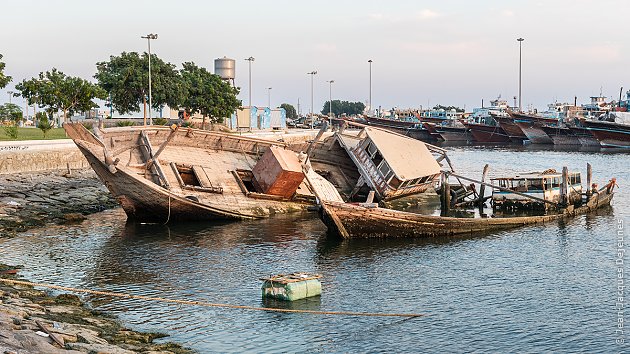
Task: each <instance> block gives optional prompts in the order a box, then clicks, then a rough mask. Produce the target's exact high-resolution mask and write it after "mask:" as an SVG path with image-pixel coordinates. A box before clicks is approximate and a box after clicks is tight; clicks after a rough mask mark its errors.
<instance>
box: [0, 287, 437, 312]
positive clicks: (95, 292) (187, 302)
mask: <svg viewBox="0 0 630 354" xmlns="http://www.w3.org/2000/svg"><path fill="white" fill-rule="evenodd" d="M0 282H4V283H11V284H18V285H27V286H38V287H42V288H49V289H55V290H63V291H70V292H75V293H86V294H93V295H103V296H112V297H120V298H127V299H138V300H147V301H160V302H169V303H175V304H183V305H195V306H206V307H222V308H230V309H241V310H252V311H267V312H288V313H304V314H311V315H340V316H365V317H421V316H425V315H424V314H420V313H370V312H349V311H316V310H295V309H278V308H272V307H254V306H245V305H230V304H218V303H212V302H204V301H191V300H177V299H165V298H161V297H152V296H143V295H132V294H123V293H114V292H110V291H98V290H90V289H78V288H71V287H67V286H60V285H52V284H43V283H33V282H29V281H24V280H14V279H2V278H0Z"/></svg>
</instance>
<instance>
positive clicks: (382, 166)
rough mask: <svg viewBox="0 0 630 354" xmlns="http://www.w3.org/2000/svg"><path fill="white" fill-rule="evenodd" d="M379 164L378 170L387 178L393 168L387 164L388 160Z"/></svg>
mask: <svg viewBox="0 0 630 354" xmlns="http://www.w3.org/2000/svg"><path fill="white" fill-rule="evenodd" d="M377 166H378V170H379V172H380V173H381V175H382V176H383V177H385V178H387V177H386V176H387V174H389V173H390V172H391V169H390V168H389V165H388V164H387V162H386V161H383V162H381V164H380V165H377Z"/></svg>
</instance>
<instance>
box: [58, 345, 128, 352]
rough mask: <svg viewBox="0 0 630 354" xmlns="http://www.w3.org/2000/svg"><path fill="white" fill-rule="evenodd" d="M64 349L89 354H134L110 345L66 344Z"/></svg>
mask: <svg viewBox="0 0 630 354" xmlns="http://www.w3.org/2000/svg"><path fill="white" fill-rule="evenodd" d="M66 349H71V350H77V351H80V352H83V353H89V354H134V352H132V351H130V350H126V349H123V348H120V347H117V346H115V345H111V344H87V343H67V344H66Z"/></svg>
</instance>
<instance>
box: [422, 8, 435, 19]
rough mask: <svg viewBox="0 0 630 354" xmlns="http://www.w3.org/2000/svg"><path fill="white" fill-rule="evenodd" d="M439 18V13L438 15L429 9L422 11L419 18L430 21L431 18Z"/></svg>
mask: <svg viewBox="0 0 630 354" xmlns="http://www.w3.org/2000/svg"><path fill="white" fill-rule="evenodd" d="M439 16H440V14H439V13H437V12H435V11H433V10H429V9H424V10H422V11H420V12H419V13H418V17H419V18H420V19H423V20H426V19H430V18H436V17H439Z"/></svg>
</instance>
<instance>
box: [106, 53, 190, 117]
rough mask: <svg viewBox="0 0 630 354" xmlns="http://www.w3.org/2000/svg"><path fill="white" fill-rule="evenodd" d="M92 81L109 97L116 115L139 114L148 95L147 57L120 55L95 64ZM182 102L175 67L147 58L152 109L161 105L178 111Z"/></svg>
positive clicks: (129, 54) (179, 78) (153, 58)
mask: <svg viewBox="0 0 630 354" xmlns="http://www.w3.org/2000/svg"><path fill="white" fill-rule="evenodd" d="M96 69H97V73H96V75H94V78H96V79H97V80H98V84H99V85H100V87H102V88H103V89H104V90H105V91H107V92H108V93H109V95H110V97H111V103H110V104H108V106H109V105H112V104H113V106H114V109H116V110H117V111H118V112H120V113H122V114H125V113H132V112H139V111H140V105H141V104H143V103H145V102H146V100H147V98H148V94H149V77H148V73H149V63H148V55H147V53H144V54H143V55H142V57H141V56H140V54H138V53H136V52H130V53H127V52H122V53H121V54H120V56H113V55H112V56H110V57H109V61H106V62H99V63H96ZM182 98H183V87H182V85H181V77H180V75H179V73H178V72H177V70H176V69H175V65H173V64H171V63H166V62H164V61H163V60H162V59H160V58H158V57H157V56H156V55H155V54H151V101H152V104H153V108H154V109H159V108H160V107H162V106H164V105H169V106H170V107H178V106H179V102H180V101H181V100H182Z"/></svg>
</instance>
